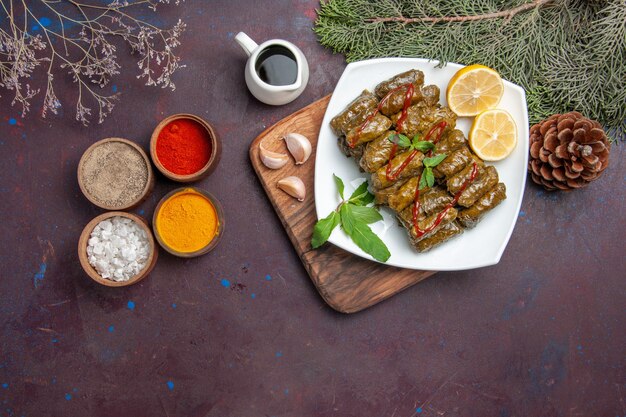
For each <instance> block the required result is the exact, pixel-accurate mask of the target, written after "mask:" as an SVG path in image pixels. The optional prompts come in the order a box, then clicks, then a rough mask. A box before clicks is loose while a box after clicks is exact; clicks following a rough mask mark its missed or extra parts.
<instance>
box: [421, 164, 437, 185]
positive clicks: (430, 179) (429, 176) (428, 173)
mask: <svg viewBox="0 0 626 417" xmlns="http://www.w3.org/2000/svg"><path fill="white" fill-rule="evenodd" d="M424 173H425V174H426V184H427V185H428V186H429V187H432V186H433V185H435V176H434V175H433V170H432V168H430V167H428V168H426V170H425V172H424Z"/></svg>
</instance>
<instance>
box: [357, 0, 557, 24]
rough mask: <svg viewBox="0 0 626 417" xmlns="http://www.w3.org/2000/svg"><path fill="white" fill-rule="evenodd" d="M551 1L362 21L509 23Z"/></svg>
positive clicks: (540, 0) (543, 0) (535, 0)
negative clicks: (459, 13) (495, 9)
mask: <svg viewBox="0 0 626 417" xmlns="http://www.w3.org/2000/svg"><path fill="white" fill-rule="evenodd" d="M551 1H553V0H534V1H532V2H530V3H526V4H522V5H520V6H517V7H514V8H512V9H508V10H501V11H499V12H491V13H484V14H480V15H470V16H442V17H430V16H428V17H413V18H411V17H404V16H397V17H374V18H369V19H364V21H365V22H367V23H390V22H397V23H402V24H410V23H449V22H459V23H463V22H473V21H476V20H485V19H501V18H504V19H505V21H510V20H511V19H512V18H513V16H515V15H516V14H518V13H522V12H525V11H528V10H532V9H538V8H539V7H542V6H543V5H545V4H546V3H550V2H551Z"/></svg>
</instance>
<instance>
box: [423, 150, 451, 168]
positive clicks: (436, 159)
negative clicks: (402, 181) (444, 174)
mask: <svg viewBox="0 0 626 417" xmlns="http://www.w3.org/2000/svg"><path fill="white" fill-rule="evenodd" d="M447 156H448V155H446V154H445V153H442V154H439V155H435V156H431V157H429V158H424V160H423V161H422V163H423V164H424V166H425V167H431V168H434V167H436V166H437V165H439V164H440V163H441V161H443V160H444V159H446V157H447Z"/></svg>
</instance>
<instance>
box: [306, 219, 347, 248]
mask: <svg viewBox="0 0 626 417" xmlns="http://www.w3.org/2000/svg"><path fill="white" fill-rule="evenodd" d="M339 218H340V217H339V213H337V212H336V211H333V212H332V213H330V214H329V215H328V216H327V217H326V218H324V219H321V220H319V221H318V222H317V223H315V227H313V237H312V238H311V246H312V247H313V249H316V248H319V247H320V246H322V245H323V244H324V243H326V241H327V240H328V238H329V237H330V234H331V233H332V231H333V229H334V228H335V227H337V225H338V224H339Z"/></svg>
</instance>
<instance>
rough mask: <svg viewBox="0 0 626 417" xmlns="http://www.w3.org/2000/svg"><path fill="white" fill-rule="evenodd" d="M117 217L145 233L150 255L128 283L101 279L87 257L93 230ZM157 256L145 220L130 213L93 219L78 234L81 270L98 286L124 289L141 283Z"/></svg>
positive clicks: (112, 212)
mask: <svg viewBox="0 0 626 417" xmlns="http://www.w3.org/2000/svg"><path fill="white" fill-rule="evenodd" d="M118 216H119V217H125V218H128V219H131V220H133V221H134V222H135V223H136V224H137V225H138V226H139V227H141V229H142V230H143V231H144V232H146V236H148V243H149V245H150V254H149V256H148V260H147V261H146V265H145V266H144V267H143V269H142V270H141V271H139V272H138V273H137V274H136V275H135V276H133V277H131V278H130V279H129V280H128V281H113V280H111V279H107V278H102V276H100V274H99V273H98V271H96V269H95V268H94V267H93V266H91V264H90V263H89V259H88V256H87V245H88V242H89V238H90V236H91V232H92V231H93V229H94V228H95V227H96V226H97V225H98V224H100V222H102V221H103V220H107V219H111V218H113V217H118ZM158 255H159V253H158V248H157V245H156V244H155V240H154V235H153V234H152V230H150V226H148V223H147V222H146V220H144V219H143V218H142V217H140V216H137V215H135V214H132V213H126V212H124V211H110V212H107V213H103V214H101V215H99V216H97V217H95V218H94V219H93V220H91V221H90V222H89V223H87V226H85V228H84V229H83V231H82V233H81V234H80V238H79V239H78V259H79V260H80V264H81V266H82V267H83V270H84V271H85V273H86V274H87V275H88V276H89V278H91V279H93V280H94V281H96V282H97V283H98V284H102V285H105V286H107V287H125V286H128V285H132V284H136V283H137V282H139V281H141V280H142V279H144V278H145V277H147V276H148V274H149V273H150V271H152V269H153V268H154V266H155V265H156V261H157V258H158Z"/></svg>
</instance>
